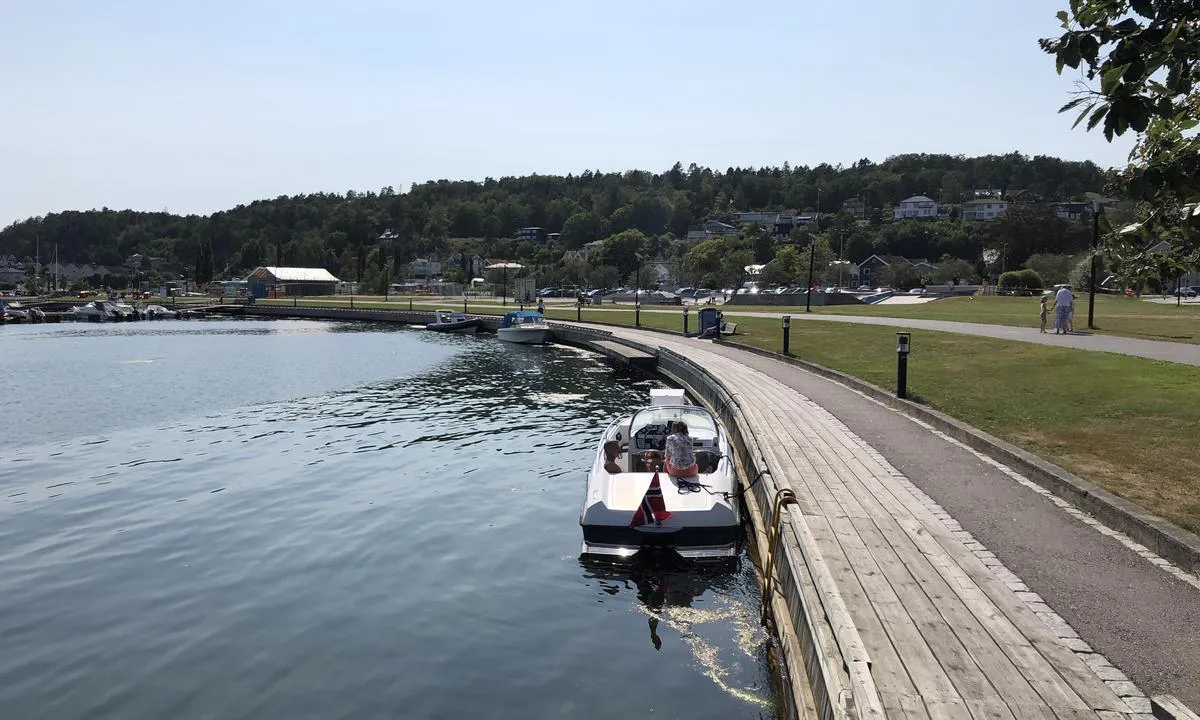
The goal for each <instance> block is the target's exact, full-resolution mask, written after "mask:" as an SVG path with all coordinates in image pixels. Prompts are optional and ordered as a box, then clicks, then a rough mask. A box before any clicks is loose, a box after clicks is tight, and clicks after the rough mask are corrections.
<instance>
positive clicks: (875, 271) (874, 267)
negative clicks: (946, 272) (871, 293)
mask: <svg viewBox="0 0 1200 720" xmlns="http://www.w3.org/2000/svg"><path fill="white" fill-rule="evenodd" d="M898 264H904V265H908V266H910V267H912V268H913V269H914V270H916V271H917V274H918V275H920V276H921V277H925V276H927V275H929V274H930V273H932V272H933V270H934V266H933V263H931V262H929V261H928V260H926V259H924V258H918V259H915V260H909V259H908V258H905V257H900V256H899V255H872V256H871V257H869V258H867V259H866V260H863V261H862V262H860V263H859V264H858V278H859V282H861V283H863V284H865V285H878V284H879V280H878V278H879V276H880V274H881V273H883V269H884V268H886V267H890V266H892V265H898Z"/></svg>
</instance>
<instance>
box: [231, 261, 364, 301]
mask: <svg viewBox="0 0 1200 720" xmlns="http://www.w3.org/2000/svg"><path fill="white" fill-rule="evenodd" d="M339 282H341V281H340V280H338V279H337V278H336V277H334V275H333V273H331V272H329V271H328V270H326V269H325V268H290V267H258V268H255V269H254V271H253V272H251V273H250V274H249V275H247V276H246V283H247V286H248V287H249V290H250V294H251V295H252V296H254V297H260V298H261V297H267V296H269V295H333V294H335V293H336V292H337V286H338V283H339Z"/></svg>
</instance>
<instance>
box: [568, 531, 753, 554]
mask: <svg viewBox="0 0 1200 720" xmlns="http://www.w3.org/2000/svg"><path fill="white" fill-rule="evenodd" d="M582 528H583V547H582V549H581V554H583V555H585V556H587V555H593V556H607V557H631V556H633V555H635V554H637V553H638V552H642V551H645V550H660V549H671V550H673V551H675V553H677V554H678V555H680V556H681V557H685V558H693V559H704V558H714V559H715V558H729V557H734V556H736V555H737V554H738V551H739V549H740V547H741V542H742V528H741V525H728V526H712V527H680V528H673V529H671V530H670V531H668V532H647V531H641V530H639V529H637V528H632V527H628V526H625V527H621V526H614V525H582Z"/></svg>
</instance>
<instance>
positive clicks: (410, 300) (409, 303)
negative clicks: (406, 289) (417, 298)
mask: <svg viewBox="0 0 1200 720" xmlns="http://www.w3.org/2000/svg"><path fill="white" fill-rule="evenodd" d="M408 311H409V312H412V298H409V299H408Z"/></svg>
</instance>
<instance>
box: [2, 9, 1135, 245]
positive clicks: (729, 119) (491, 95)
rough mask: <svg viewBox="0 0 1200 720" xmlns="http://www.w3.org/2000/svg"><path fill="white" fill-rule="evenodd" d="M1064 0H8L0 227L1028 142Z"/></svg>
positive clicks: (1042, 109) (1033, 137)
mask: <svg viewBox="0 0 1200 720" xmlns="http://www.w3.org/2000/svg"><path fill="white" fill-rule="evenodd" d="M1066 4H1067V3H1066V0H1050V1H1049V2H1047V1H1046V0H1011V1H1010V2H1007V3H1001V4H995V3H981V2H973V1H967V0H909V1H907V2H897V1H896V0H890V1H888V2H882V1H876V0H841V1H840V2H796V1H795V0H791V1H787V2H785V1H784V0H745V1H744V2H728V1H726V2H710V1H709V0H640V1H638V2H629V1H627V0H605V1H604V2H600V1H598V0H596V1H593V0H556V1H553V2H542V1H540V0H507V1H506V2H495V1H491V2H484V1H482V0H481V1H479V2H468V1H466V0H435V1H432V2H421V3H413V2H408V1H407V0H340V1H339V2H336V3H334V2H329V1H328V0H320V1H316V0H237V1H229V0H209V1H208V2H204V3H184V2H164V1H163V0H154V1H142V0H104V1H103V2H101V1H98V0H0V226H4V225H7V224H9V223H10V222H14V221H18V220H21V219H24V218H27V217H32V216H37V215H43V214H46V213H50V212H57V211H62V210H87V209H92V208H99V207H109V208H121V209H123V208H132V209H136V210H163V209H166V210H169V211H171V212H178V213H205V214H206V213H210V212H213V211H216V210H221V209H225V208H229V207H233V206H235V205H237V204H240V203H248V202H251V201H253V200H256V199H261V198H269V197H276V196H279V195H294V194H301V193H312V192H321V191H325V192H345V191H347V190H351V189H354V190H379V189H380V188H382V187H384V186H392V187H394V188H395V189H396V190H397V191H398V192H399V191H403V190H407V189H408V188H409V187H410V186H411V184H412V183H414V182H415V183H421V182H425V181H427V180H437V179H441V178H448V179H474V180H482V179H484V178H486V177H503V176H507V175H525V174H529V173H542V174H566V173H572V172H573V173H579V172H582V171H583V170H587V169H591V170H602V171H606V172H609V171H623V170H627V169H630V168H638V169H643V170H653V171H664V170H666V169H669V168H670V167H671V165H673V164H674V163H675V162H676V161H679V162H682V163H683V165H684V166H685V167H686V166H687V165H688V164H689V163H693V162H694V163H696V164H698V165H702V166H709V167H712V168H714V169H725V168H727V167H761V166H768V165H769V166H778V165H782V164H783V163H784V162H785V161H787V162H789V163H791V164H792V165H793V166H799V165H809V166H811V165H817V164H819V163H822V162H827V163H831V164H838V163H841V164H844V165H849V164H851V163H853V162H855V161H857V160H859V159H862V158H869V159H871V160H873V161H881V160H883V159H885V158H886V157H888V156H890V155H896V154H900V153H918V152H924V153H950V154H962V155H967V156H971V155H983V154H989V153H1007V152H1013V151H1019V152H1022V153H1026V154H1028V155H1054V156H1058V157H1062V158H1065V159H1070V160H1092V161H1094V162H1096V163H1098V164H1099V165H1101V166H1102V167H1109V166H1117V165H1123V164H1124V162H1125V159H1126V157H1127V155H1128V152H1129V149H1130V147H1131V145H1132V140H1130V139H1118V141H1117V142H1115V143H1113V144H1109V143H1107V142H1105V140H1104V138H1103V136H1102V135H1101V134H1100V133H1098V132H1091V133H1087V132H1084V130H1083V129H1082V128H1077V129H1074V130H1072V128H1071V124H1072V122H1074V115H1073V114H1069V113H1068V114H1059V113H1058V112H1057V111H1058V108H1059V107H1061V106H1062V105H1063V104H1064V103H1065V102H1067V101H1068V100H1069V99H1070V97H1071V96H1070V92H1071V89H1072V87H1073V84H1074V82H1075V81H1076V80H1078V79H1079V76H1078V74H1077V73H1076V74H1071V71H1069V70H1068V71H1066V74H1065V75H1064V76H1061V77H1060V76H1059V75H1057V74H1056V73H1055V68H1054V59H1053V58H1052V57H1051V56H1049V55H1046V54H1045V53H1043V52H1042V51H1041V50H1040V48H1038V45H1037V39H1038V38H1040V37H1049V36H1055V35H1057V34H1059V32H1060V29H1059V27H1058V21H1057V20H1056V18H1055V12H1056V11H1057V10H1059V9H1061V8H1062V7H1064V6H1065V5H1066Z"/></svg>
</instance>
